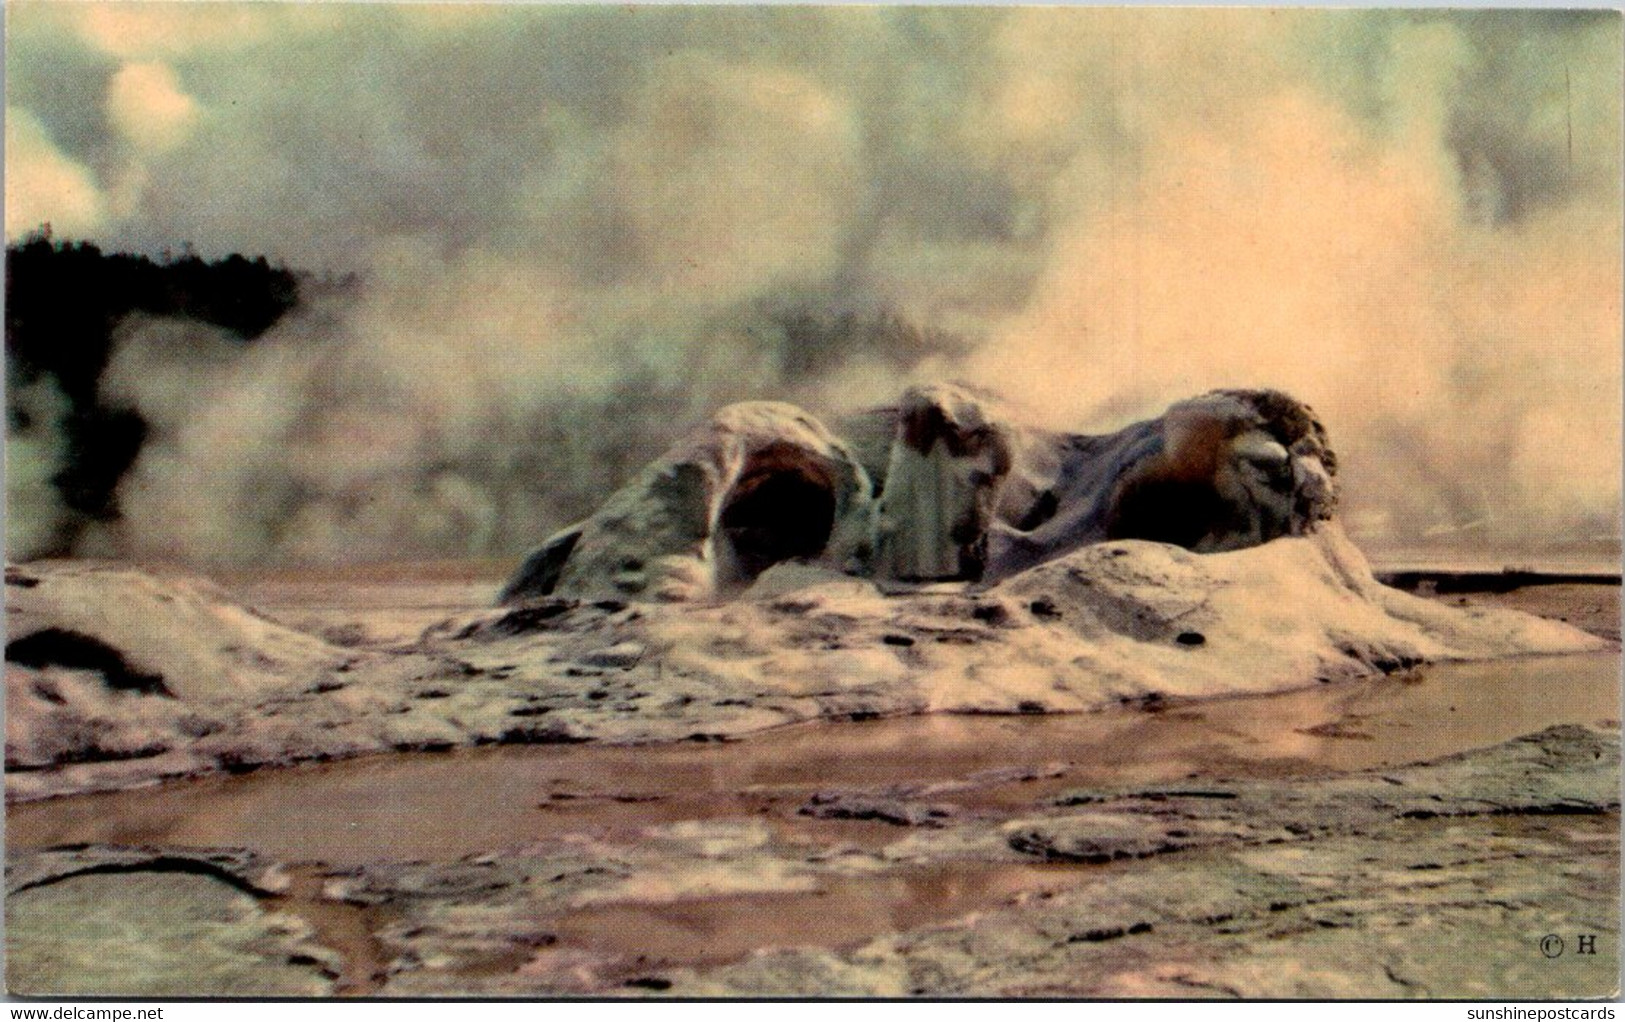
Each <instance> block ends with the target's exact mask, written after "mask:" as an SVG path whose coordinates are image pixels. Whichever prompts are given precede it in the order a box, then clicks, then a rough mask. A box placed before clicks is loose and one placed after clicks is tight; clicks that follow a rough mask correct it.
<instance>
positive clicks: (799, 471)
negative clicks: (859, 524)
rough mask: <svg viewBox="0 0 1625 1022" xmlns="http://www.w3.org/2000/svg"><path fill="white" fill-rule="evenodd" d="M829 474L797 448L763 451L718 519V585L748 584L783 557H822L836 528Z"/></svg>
mask: <svg viewBox="0 0 1625 1022" xmlns="http://www.w3.org/2000/svg"><path fill="white" fill-rule="evenodd" d="M835 505H836V500H835V484H834V481H833V480H832V479H831V478H830V474H829V472H828V471H827V470H826V469H825V468H824V467H823V466H821V465H819V464H817V463H816V462H814V461H810V460H808V458H807V457H806V455H805V454H804V453H803V452H801V451H798V450H796V449H795V448H792V447H788V446H785V445H775V446H773V447H769V448H767V449H765V450H763V451H761V452H759V453H758V454H757V455H756V456H755V458H753V459H752V464H751V465H750V466H749V467H748V468H747V469H746V470H745V471H744V472H743V473H742V474H741V475H740V478H739V482H738V483H736V484H735V485H734V487H733V489H732V490H731V491H730V492H729V494H728V498H727V502H726V503H725V504H724V505H723V508H722V512H721V514H720V515H719V517H718V523H717V525H718V527H717V536H716V558H717V579H718V582H719V583H733V584H740V583H748V582H750V581H752V580H753V579H755V578H756V576H758V575H760V574H761V573H762V572H764V571H766V570H767V569H768V568H770V567H772V566H773V565H775V564H778V563H779V562H781V561H788V560H792V559H795V558H800V557H807V558H811V557H817V556H818V555H819V554H821V553H823V551H824V548H825V547H826V546H827V545H828V544H829V537H830V533H831V532H832V531H833V530H834V527H835Z"/></svg>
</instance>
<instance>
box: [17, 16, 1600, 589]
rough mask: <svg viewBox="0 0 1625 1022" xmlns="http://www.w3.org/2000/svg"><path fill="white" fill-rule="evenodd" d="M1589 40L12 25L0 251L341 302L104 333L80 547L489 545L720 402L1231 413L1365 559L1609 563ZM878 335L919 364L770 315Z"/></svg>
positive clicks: (715, 24) (347, 21)
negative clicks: (145, 255)
mask: <svg viewBox="0 0 1625 1022" xmlns="http://www.w3.org/2000/svg"><path fill="white" fill-rule="evenodd" d="M1620 26H1621V21H1620V17H1619V15H1618V14H1617V13H1611V12H1604V13H1590V14H1587V13H1565V12H1556V11H1552V12H1541V13H1528V12H1523V13H1519V12H1497V11H1477V12H1409V13H1406V12H1385V13H1365V12H1332V11H1313V10H1311V11H1304V10H1296V11H1258V10H1252V11H1246V10H1161V11H1157V10H1133V9H1128V10H1078V9H1054V8H1029V9H980V10H978V9H964V8H939V9H920V8H912V9H885V8H841V9H816V8H812V9H809V8H794V9H785V8H779V9H773V8H690V7H662V8H628V7H616V8H608V7H598V8H595V7H580V6H575V7H559V8H546V7H535V6H520V5H505V6H447V7H429V6H406V5H402V6H385V5H357V6H340V5H326V4H287V5H283V4H271V3H255V4H245V5H240V6H239V5H231V4H208V5H165V4H155V3H140V4H113V3H92V4H73V3H62V2H51V3H41V2H35V3H27V2H23V3H18V2H13V3H10V4H8V5H7V86H8V94H7V109H6V142H7V146H6V227H7V234H8V237H13V238H15V237H16V236H18V235H19V234H20V233H23V232H26V231H28V230H30V229H32V228H34V227H36V226H38V225H39V224H40V223H41V222H44V221H49V222H50V223H51V224H52V225H53V227H54V229H55V231H56V233H57V234H58V235H59V236H68V237H84V238H90V239H94V240H95V241H97V242H98V243H100V244H102V245H104V246H108V247H115V248H129V249H133V250H139V251H147V252H153V253H156V252H159V251H162V250H163V249H166V248H169V249H178V248H179V247H180V246H181V245H182V244H183V243H190V244H193V245H195V246H196V248H197V250H198V251H199V252H201V253H202V254H204V255H206V256H215V255H224V254H226V253H228V252H231V251H241V252H244V253H248V254H251V255H252V254H261V253H263V254H266V255H269V256H270V257H272V258H273V259H279V260H284V261H286V262H287V263H289V264H291V265H293V266H296V267H300V268H305V269H310V270H316V271H332V272H339V273H342V272H349V271H357V272H359V273H361V274H362V279H363V281H364V286H363V287H362V288H361V289H359V290H357V291H354V292H350V293H346V294H342V295H333V296H326V297H324V296H320V295H318V296H316V297H315V299H314V300H313V301H312V302H311V303H309V307H308V308H307V310H306V311H305V312H304V313H302V314H300V315H297V316H295V317H292V318H290V319H289V320H287V321H286V322H285V323H284V324H283V325H282V326H281V327H279V328H278V329H277V330H275V331H273V333H272V334H271V335H268V336H267V337H266V338H265V339H263V340H262V341H261V342H259V343H257V344H256V345H254V346H252V347H251V348H250V349H248V350H246V351H239V350H238V349H236V348H231V347H229V346H224V343H223V342H222V341H220V340H219V339H218V338H217V337H214V336H211V334H210V332H209V331H208V330H207V329H204V328H199V327H187V326H184V325H175V324H143V323H132V324H128V325H127V329H126V330H125V332H124V335H123V339H122V342H121V346H120V349H119V351H118V353H117V355H116V357H115V360H114V363H113V365H112V366H111V367H110V369H109V372H108V374H107V376H106V377H105V378H104V380H103V395H104V400H109V401H118V402H122V403H126V404H130V405H133V406H134V407H137V408H139V409H140V410H141V411H142V413H143V414H144V415H145V416H146V417H147V418H148V419H149V421H151V422H152V423H153V424H154V430H153V435H152V440H151V441H150V442H149V444H148V445H147V447H146V448H145V449H144V450H143V452H142V455H141V458H140V461H139V462H138V463H137V465H136V466H135V468H134V469H133V470H132V472H131V474H130V475H129V476H128V477H127V478H126V481H125V484H124V486H123V488H122V489H121V493H120V498H121V502H122V504H123V507H124V509H125V512H126V518H125V520H124V521H123V522H122V523H119V524H118V525H116V526H114V527H109V528H103V529H97V530H95V531H94V532H93V533H92V534H90V535H88V536H87V538H86V540H85V549H86V550H87V552H103V553H106V552H113V553H123V554H131V555H141V556H159V555H163V556H174V557H180V558H183V559H188V560H192V561H197V562H217V561H223V562H230V561H240V560H244V559H249V558H263V557H272V558H278V559H282V560H333V559H345V558H355V557H373V556H388V555H391V554H399V553H403V552H405V553H446V554H456V553H482V552H489V551H503V550H508V549H512V548H515V547H517V546H523V545H524V543H525V542H528V541H531V540H534V539H537V538H540V537H539V534H540V533H543V532H545V531H546V530H547V529H549V528H551V527H553V526H555V525H559V524H563V519H567V518H569V517H570V516H571V515H574V514H578V513H580V512H581V511H582V510H584V509H585V508H584V507H583V505H584V504H587V503H590V501H591V499H592V495H593V494H594V493H596V492H597V491H598V490H599V489H600V488H601V486H602V485H603V479H604V476H605V474H606V472H607V473H610V474H613V473H614V472H616V471H624V470H625V466H619V465H617V464H616V463H615V459H614V457H613V455H614V454H615V453H616V452H622V453H624V452H627V451H631V450H636V451H643V450H645V449H647V448H648V447H649V446H650V445H651V444H653V445H654V446H655V447H658V443H657V442H656V441H657V440H658V439H659V438H662V437H664V436H667V435H669V433H670V432H671V430H673V429H674V428H676V427H677V425H679V424H681V423H683V422H688V421H693V420H694V419H695V418H697V417H699V416H702V415H704V414H705V413H706V412H707V411H708V410H709V409H710V408H711V407H714V406H715V405H716V404H717V403H719V402H721V401H725V400H734V399H738V398H742V397H751V396H773V397H789V398H792V399H796V400H801V401H804V402H806V403H807V404H809V406H811V407H813V408H814V409H815V410H818V411H829V410H833V409H836V408H839V407H843V406H844V407H854V406H858V405H862V404H865V403H870V402H875V401H879V400H884V399H886V398H887V397H889V396H890V395H892V394H894V393H895V392H896V390H897V389H898V388H899V387H901V386H902V385H905V384H906V383H907V382H909V381H910V380H914V379H925V378H930V377H957V378H962V379H967V380H970V381H973V382H977V383H981V384H985V385H988V386H992V387H994V388H995V389H999V390H1001V391H1003V392H1005V393H1007V394H1009V395H1010V396H1011V397H1013V398H1015V399H1017V400H1019V401H1023V402H1025V403H1026V404H1027V405H1028V406H1029V407H1030V408H1031V410H1032V414H1033V415H1034V416H1035V417H1038V418H1041V419H1043V420H1045V421H1047V422H1048V423H1050V424H1054V425H1063V426H1067V427H1069V428H1075V429H1090V428H1107V427H1115V426H1117V425H1121V424H1122V423H1124V422H1126V421H1128V420H1129V419H1130V418H1133V417H1136V416H1140V415H1144V414H1154V413H1155V412H1157V411H1158V410H1160V408H1161V407H1162V406H1163V405H1165V404H1166V403H1167V402H1168V401H1171V400H1173V399H1177V398H1180V397H1184V396H1188V395H1190V394H1194V393H1197V392H1200V391H1202V390H1205V389H1209V388H1211V387H1215V386H1235V385H1242V386H1276V387H1281V388H1284V389H1287V390H1289V391H1291V392H1293V393H1295V394H1296V395H1298V396H1300V397H1302V398H1303V399H1305V400H1307V401H1309V402H1310V403H1311V404H1312V405H1314V406H1315V407H1316V408H1317V409H1318V410H1319V411H1320V412H1321V413H1322V415H1323V417H1324V418H1325V419H1326V421H1327V424H1328V426H1329V428H1330V429H1331V431H1332V438H1333V442H1334V444H1335V446H1336V447H1337V448H1338V449H1339V451H1340V452H1341V453H1342V456H1343V463H1344V465H1345V466H1346V478H1347V481H1348V486H1349V505H1348V508H1347V515H1348V521H1349V524H1350V527H1351V529H1352V530H1353V531H1354V532H1355V533H1356V535H1358V536H1362V537H1366V538H1367V540H1368V541H1369V542H1371V543H1375V544H1379V545H1380V544H1383V543H1387V544H1398V543H1410V542H1421V541H1427V542H1433V541H1439V542H1445V541H1454V540H1458V539H1463V538H1467V539H1475V541H1482V542H1484V543H1487V544H1491V545H1496V544H1499V545H1501V546H1505V547H1509V546H1511V545H1514V544H1517V543H1521V542H1525V541H1528V540H1530V539H1532V538H1534V537H1537V536H1549V535H1554V534H1555V535H1561V536H1566V537H1572V538H1580V539H1588V538H1595V537H1597V536H1614V535H1617V532H1618V524H1617V516H1618V514H1619V508H1620V481H1619V459H1620V453H1621V439H1620V403H1619V391H1620V387H1621V368H1620V363H1621V336H1620V316H1621V312H1620V288H1621V267H1620V247H1621V202H1620V176H1621V161H1620V153H1621V133H1620V118H1621V110H1620V107H1621V92H1622V81H1621V67H1620V46H1621V29H1620ZM882 308H884V309H892V310H896V311H898V312H901V313H903V314H904V315H906V316H907V317H909V318H910V319H911V320H912V321H914V322H916V323H918V324H920V325H921V326H925V327H933V328H939V329H942V330H946V331H952V332H954V333H957V334H959V335H960V336H962V337H963V338H964V342H965V343H964V344H963V345H959V346H952V345H951V346H945V347H940V348H936V347H932V346H930V345H927V346H924V347H922V348H919V349H917V350H910V351H908V352H904V353H902V354H899V353H898V352H896V351H873V350H867V349H866V348H865V347H864V345H862V344H838V343H836V342H835V341H830V344H831V345H832V346H831V349H830V350H829V351H828V352H824V353H820V354H819V355H818V356H817V357H809V355H808V353H807V352H804V351H795V350H792V348H793V344H794V340H793V339H791V338H787V337H786V336H785V334H784V331H783V330H782V328H781V326H780V325H779V324H780V319H779V317H778V314H779V313H782V312H784V311H786V310H795V309H807V310H813V311H833V312H840V311H848V310H853V311H859V312H865V311H872V310H876V309H882ZM809 367H810V368H809ZM33 399H34V400H36V401H37V402H38V403H40V405H41V406H42V407H50V395H35V396H34V397H33ZM14 448H15V445H14ZM22 453H23V454H24V455H26V456H28V457H32V458H35V459H36V460H38V461H39V462H40V463H41V464H42V465H45V466H47V467H48V465H49V462H50V459H51V458H53V457H56V456H59V453H60V452H59V451H57V450H56V449H55V448H53V447H52V446H51V444H50V443H49V442H47V441H41V442H40V443H38V444H36V445H35V446H34V447H30V448H28V449H27V450H26V451H23V452H22ZM14 456H15V455H14ZM48 474H49V473H48V472H46V473H45V475H48ZM35 475H36V477H38V476H39V473H35ZM17 500H18V498H17V496H16V495H15V494H14V496H13V501H14V507H15V506H16V504H17ZM28 506H29V507H30V508H32V507H34V504H32V503H30V504H28ZM30 513H36V512H30ZM37 513H38V514H40V515H46V516H48V515H49V514H50V513H52V512H51V511H50V510H49V509H48V508H47V509H44V510H40V511H38V512H37Z"/></svg>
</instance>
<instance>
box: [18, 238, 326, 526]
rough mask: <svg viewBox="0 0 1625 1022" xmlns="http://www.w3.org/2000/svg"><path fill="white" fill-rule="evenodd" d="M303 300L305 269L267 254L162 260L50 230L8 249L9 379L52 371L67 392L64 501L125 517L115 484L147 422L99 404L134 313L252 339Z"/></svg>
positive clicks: (93, 513) (104, 515)
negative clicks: (118, 336)
mask: <svg viewBox="0 0 1625 1022" xmlns="http://www.w3.org/2000/svg"><path fill="white" fill-rule="evenodd" d="M298 301H299V281H298V278H297V276H296V275H295V274H294V273H293V272H292V271H291V270H288V269H287V268H285V267H281V266H272V265H270V264H269V263H268V262H266V260H265V259H264V258H263V257H262V258H258V259H246V258H244V257H243V256H240V255H231V256H228V257H226V258H225V259H221V260H218V261H215V262H206V261H204V260H203V259H201V258H199V257H198V256H197V255H196V254H195V253H193V252H191V251H190V250H186V251H183V252H182V253H181V254H180V255H179V256H171V255H168V254H166V255H165V257H164V258H162V259H160V260H153V259H149V258H147V257H146V256H142V255H130V254H127V253H121V252H114V253H108V252H103V251H102V250H101V249H100V248H98V247H97V246H95V245H93V244H90V243H88V242H72V241H63V240H59V239H57V238H55V237H53V236H52V235H51V231H50V228H49V226H47V227H45V228H43V229H42V230H40V231H38V232H36V233H34V234H31V235H29V236H27V237H26V238H24V239H23V240H22V241H20V242H17V243H14V244H11V245H8V246H6V379H7V385H8V388H10V387H16V386H18V385H26V384H30V383H34V382H36V381H37V380H39V379H40V377H42V376H46V375H48V376H51V377H53V378H54V379H55V381H56V384H57V386H58V387H60V388H61V390H62V392H63V394H65V395H66V396H67V398H68V403H69V410H68V413H67V419H66V421H65V423H64V429H65V431H66V434H67V444H68V453H67V461H66V467H64V468H63V470H62V471H61V472H60V473H58V475H57V476H56V478H55V479H54V482H55V483H56V486H57V488H58V489H59V490H61V492H62V497H63V501H64V503H65V504H66V505H67V506H68V507H69V508H70V509H72V510H73V511H76V512H78V513H80V514H82V515H84V516H86V517H88V518H92V519H99V520H107V519H111V518H115V517H117V515H118V508H117V504H116V501H115V498H114V488H115V487H116V486H117V485H118V480H119V477H120V476H122V475H123V474H124V472H125V470H127V469H128V468H129V467H130V465H131V464H133V463H134V461H135V457H136V454H137V453H138V452H139V451H140V449H141V444H142V441H143V440H144V439H145V438H146V433H147V424H146V422H144V421H143V420H142V418H141V416H140V415H138V414H137V413H136V412H135V411H133V410H131V409H120V408H109V407H106V406H103V405H102V404H100V403H99V402H98V400H97V384H98V381H99V380H100V378H101V375H102V371H103V370H104V369H106V368H107V363H108V360H109V358H110V357H111V355H112V346H113V335H114V330H115V328H116V327H117V326H118V324H119V322H120V321H121V320H123V319H124V317H126V316H128V315H129V314H131V313H134V312H141V313H147V314H149V315H154V316H184V317H187V318H190V319H197V320H201V321H203V322H206V323H211V324H213V325H215V326H219V327H222V328H224V329H225V330H228V331H230V332H231V333H232V334H233V335H235V336H237V337H240V338H242V340H243V341H244V342H245V343H246V342H248V341H252V340H253V339H254V338H256V337H259V336H260V335H261V334H263V333H265V331H266V330H269V329H270V328H271V326H272V325H273V324H274V323H276V321H277V320H278V319H280V318H281V317H282V315H283V314H284V313H286V312H287V311H288V310H289V309H291V308H293V307H294V305H296V304H297V303H298ZM24 416H26V412H24V411H23V410H22V409H20V408H18V407H17V406H16V405H15V404H9V405H8V408H7V422H8V424H9V428H11V429H14V430H15V429H26V428H28V426H29V425H30V424H29V423H28V422H26V421H22V419H21V417H24Z"/></svg>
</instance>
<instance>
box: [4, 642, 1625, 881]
mask: <svg viewBox="0 0 1625 1022" xmlns="http://www.w3.org/2000/svg"><path fill="white" fill-rule="evenodd" d="M1618 674H1619V659H1618V657H1617V656H1615V655H1613V654H1599V655H1586V656H1565V657H1543V658H1528V659H1516V660H1506V661H1491V662H1479V663H1467V664H1439V665H1434V666H1431V667H1427V668H1420V669H1417V670H1414V671H1412V672H1409V673H1407V674H1403V675H1399V676H1390V677H1385V678H1380V679H1375V680H1369V681H1360V682H1353V683H1345V684H1340V685H1322V686H1317V687H1316V688H1312V689H1306V690H1303V691H1300V692H1293V693H1287V694H1284V695H1277V696H1259V697H1250V698H1238V699H1222V700H1206V701H1197V702H1191V703H1186V704H1168V705H1155V706H1151V707H1147V706H1144V705H1137V706H1134V707H1125V708H1122V709H1118V710H1108V711H1104V712H1100V713H1090V714H1074V715H1044V716H1033V717H1022V716H975V715H946V714H934V715H929V716H916V717H903V718H896V719H891V720H877V721H864V722H852V723H842V724H834V725H830V724H812V725H800V726H796V727H790V728H784V729H780V730H776V731H771V732H767V733H763V734H759V735H755V736H752V737H750V738H747V739H744V740H742V741H737V742H727V743H716V744H712V743H678V744H667V745H656V746H631V747H614V746H601V745H582V746H557V745H552V746H522V747H505V748H486V749H464V750H451V751H447V752H444V753H434V754H417V755H386V756H373V757H364V758H361V759H357V760H350V761H344V762H339V763H332V764H318V765H312V766H303V767H294V768H290V769H283V770H275V771H261V772H256V773H253V774H249V775H246V776H237V777H219V776H215V777H208V778H203V779H199V780H193V781H183V782H178V783H172V784H168V785H165V786H163V787H161V788H156V789H144V790H135V791H125V792H114V793H109V794H101V795H86V796H81V797H77V798H62V799H48V800H45V801H40V802H31V803H25V804H22V805H17V806H13V807H11V809H10V811H9V813H8V818H7V837H8V841H9V842H10V844H11V846H12V847H16V848H24V847H47V846H51V845H62V844H86V843H104V844H119V845H132V844H155V845H172V846H187V847H202V848H208V847H242V848H248V849H251V850H253V851H256V852H259V853H262V854H265V855H268V856H273V857H276V858H279V859H283V860H287V861H293V862H321V863H332V864H358V863H365V862H371V861H376V860H379V859H407V860H413V859H442V860H450V859H456V858H460V857H463V856H466V855H472V854H476V853H479V852H482V851H491V850H495V849H501V848H506V847H511V846H518V845H522V844H525V843H528V842H532V841H538V840H544V839H556V838H560V837H564V836H566V835H570V834H575V833H591V834H594V835H599V836H606V837H611V838H617V837H618V838H622V839H631V838H633V837H635V835H636V832H637V831H638V830H639V829H640V828H643V827H648V826H652V825H655V824H663V823H672V822H676V821H681V820H707V819H724V818H730V817H751V816H764V817H768V818H771V819H772V820H773V821H774V822H775V824H776V825H777V826H779V827H781V828H782V829H783V830H784V831H785V832H786V833H787V834H797V835H803V836H806V837H809V838H816V837H818V836H819V835H820V834H822V836H823V837H824V838H827V839H829V840H837V839H860V840H861V839H862V838H864V837H866V836H868V837H873V838H876V839H886V838H890V837H893V836H894V834H893V833H892V828H889V827H887V826H886V825H885V824H883V823H882V824H879V825H877V826H875V827H871V828H863V827H855V826H852V825H851V822H850V821H842V820H835V821H829V820H817V821H814V820H813V819H810V818H809V817H808V816H807V815H803V814H801V812H800V810H801V808H802V807H803V806H804V805H805V804H806V803H807V801H808V799H810V798H811V797H812V796H813V795H815V794H816V793H818V792H820V791H823V790H825V789H842V788H865V789H884V788H896V789H900V790H907V791H910V792H913V793H918V794H921V795H931V796H935V797H939V798H941V799H942V800H945V801H951V802H953V803H955V804H957V805H963V806H971V807H985V808H988V809H1011V808H1014V807H1017V806H1021V805H1025V804H1031V803H1033V802H1036V801H1038V800H1040V799H1042V798H1044V797H1046V796H1048V795H1052V794H1054V793H1055V792H1057V791H1061V790H1064V789H1066V788H1071V787H1076V786H1078V785H1081V784H1092V785H1099V784H1157V783H1165V782H1169V781H1176V780H1185V779H1190V778H1197V777H1248V776H1276V777H1283V776H1303V777H1307V776H1316V775H1319V774H1325V773H1330V772H1344V771H1351V770H1362V769H1368V768H1371V767H1378V766H1389V765H1396V764H1402V763H1412V762H1421V761H1425V760H1430V759H1436V758H1438V757H1440V756H1444V755H1449V754H1451V753H1456V752H1461V751H1464V750H1467V749H1475V748H1484V747H1487V746H1490V745H1494V744H1496V743H1498V742H1503V741H1506V740H1507V739H1510V738H1515V737H1517V736H1519V735H1524V734H1530V733H1533V732H1535V731H1539V730H1542V729H1544V728H1547V727H1550V726H1552V725H1555V724H1566V723H1581V724H1589V725H1594V726H1604V727H1617V726H1618V723H1617V717H1618V714H1619V681H1618ZM859 822H861V821H859Z"/></svg>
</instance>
